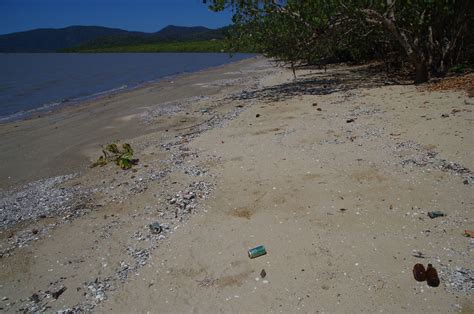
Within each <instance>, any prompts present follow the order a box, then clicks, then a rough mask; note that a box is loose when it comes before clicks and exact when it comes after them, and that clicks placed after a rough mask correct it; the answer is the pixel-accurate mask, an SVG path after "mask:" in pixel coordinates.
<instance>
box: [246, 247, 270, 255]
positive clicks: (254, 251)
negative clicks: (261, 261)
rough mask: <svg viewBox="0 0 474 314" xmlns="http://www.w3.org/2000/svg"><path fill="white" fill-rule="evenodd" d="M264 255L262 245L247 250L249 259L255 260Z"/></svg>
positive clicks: (265, 252)
mask: <svg viewBox="0 0 474 314" xmlns="http://www.w3.org/2000/svg"><path fill="white" fill-rule="evenodd" d="M265 254H267V250H265V247H264V246H263V245H260V246H257V247H254V248H253V249H250V250H249V257H250V258H256V257H259V256H262V255H265Z"/></svg>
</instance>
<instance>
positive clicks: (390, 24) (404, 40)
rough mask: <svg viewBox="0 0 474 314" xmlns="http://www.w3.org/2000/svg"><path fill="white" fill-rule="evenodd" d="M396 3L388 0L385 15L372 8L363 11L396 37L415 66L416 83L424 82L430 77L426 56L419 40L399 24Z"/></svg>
mask: <svg viewBox="0 0 474 314" xmlns="http://www.w3.org/2000/svg"><path fill="white" fill-rule="evenodd" d="M394 3H395V2H394V1H392V0H387V6H388V8H389V9H388V12H387V13H386V14H384V15H382V14H380V13H379V12H377V11H375V10H371V9H364V10H362V12H363V13H365V14H366V16H368V17H369V20H368V21H369V22H372V21H371V19H372V18H375V20H378V21H379V22H380V23H381V24H382V25H383V27H384V28H385V29H386V30H387V31H388V32H389V33H391V34H392V35H393V36H394V37H395V39H396V40H397V41H398V42H399V44H400V45H401V46H402V47H403V49H404V50H405V53H406V54H407V56H408V58H409V60H410V61H411V63H412V64H413V66H414V67H415V84H421V83H424V82H426V81H428V79H429V75H428V67H427V65H426V58H425V56H424V55H423V53H422V52H421V49H420V47H419V46H418V45H417V42H419V40H416V38H415V39H413V38H411V37H410V36H408V35H407V34H406V33H405V31H403V29H402V28H400V27H399V25H397V23H396V20H395V12H394V6H393V4H394Z"/></svg>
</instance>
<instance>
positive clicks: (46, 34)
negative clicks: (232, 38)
mask: <svg viewBox="0 0 474 314" xmlns="http://www.w3.org/2000/svg"><path fill="white" fill-rule="evenodd" d="M225 29H226V28H220V29H209V28H206V27H202V26H198V27H182V26H172V25H170V26H167V27H165V28H163V29H162V30H160V31H158V32H155V33H143V32H131V31H126V30H122V29H116V28H107V27H98V26H70V27H66V28H61V29H35V30H31V31H26V32H19V33H12V34H7V35H0V52H58V51H76V50H77V51H87V50H94V49H103V48H106V49H108V50H111V51H113V50H114V49H113V47H124V46H139V45H150V44H157V43H167V42H185V41H193V42H196V41H209V40H216V39H222V38H224V32H225Z"/></svg>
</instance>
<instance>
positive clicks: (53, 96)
mask: <svg viewBox="0 0 474 314" xmlns="http://www.w3.org/2000/svg"><path fill="white" fill-rule="evenodd" d="M251 56H253V55H251V54H236V55H234V56H233V57H232V58H231V57H230V56H229V55H228V54H225V53H103V54H55V53H35V54H30V53H22V54H0V122H5V121H9V120H15V119H22V118H25V117H28V116H31V115H32V114H34V113H37V112H38V111H50V110H52V109H53V108H55V107H57V106H60V105H63V104H67V103H76V102H80V101H81V100H85V99H90V98H94V97H98V96H100V95H103V94H107V93H113V92H117V91H120V90H124V89H130V88H134V87H137V86H139V85H141V84H144V83H147V82H152V81H157V80H160V79H163V78H165V77H169V76H172V75H176V74H180V73H184V72H193V71H198V70H202V69H205V68H209V67H213V66H218V65H222V64H225V63H229V62H234V61H238V60H242V59H245V58H249V57H251Z"/></svg>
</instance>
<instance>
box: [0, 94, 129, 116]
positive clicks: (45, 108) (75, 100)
mask: <svg viewBox="0 0 474 314" xmlns="http://www.w3.org/2000/svg"><path fill="white" fill-rule="evenodd" d="M128 87H129V86H128V85H122V86H120V87H116V88H112V89H108V90H105V91H102V92H98V93H94V94H91V95H88V96H82V97H77V98H64V99H62V100H61V101H59V102H52V103H47V104H43V105H41V106H40V107H37V108H33V109H30V110H22V111H19V112H15V113H13V114H9V115H6V116H3V117H2V116H0V123H6V122H11V121H16V120H21V119H26V118H28V117H31V116H33V115H34V114H36V113H41V112H43V113H44V112H51V111H53V110H54V109H56V108H58V107H59V106H61V105H73V104H77V103H80V102H83V101H87V100H93V99H96V98H99V97H101V96H104V95H111V94H114V93H117V92H120V91H123V90H125V89H127V88H128Z"/></svg>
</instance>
